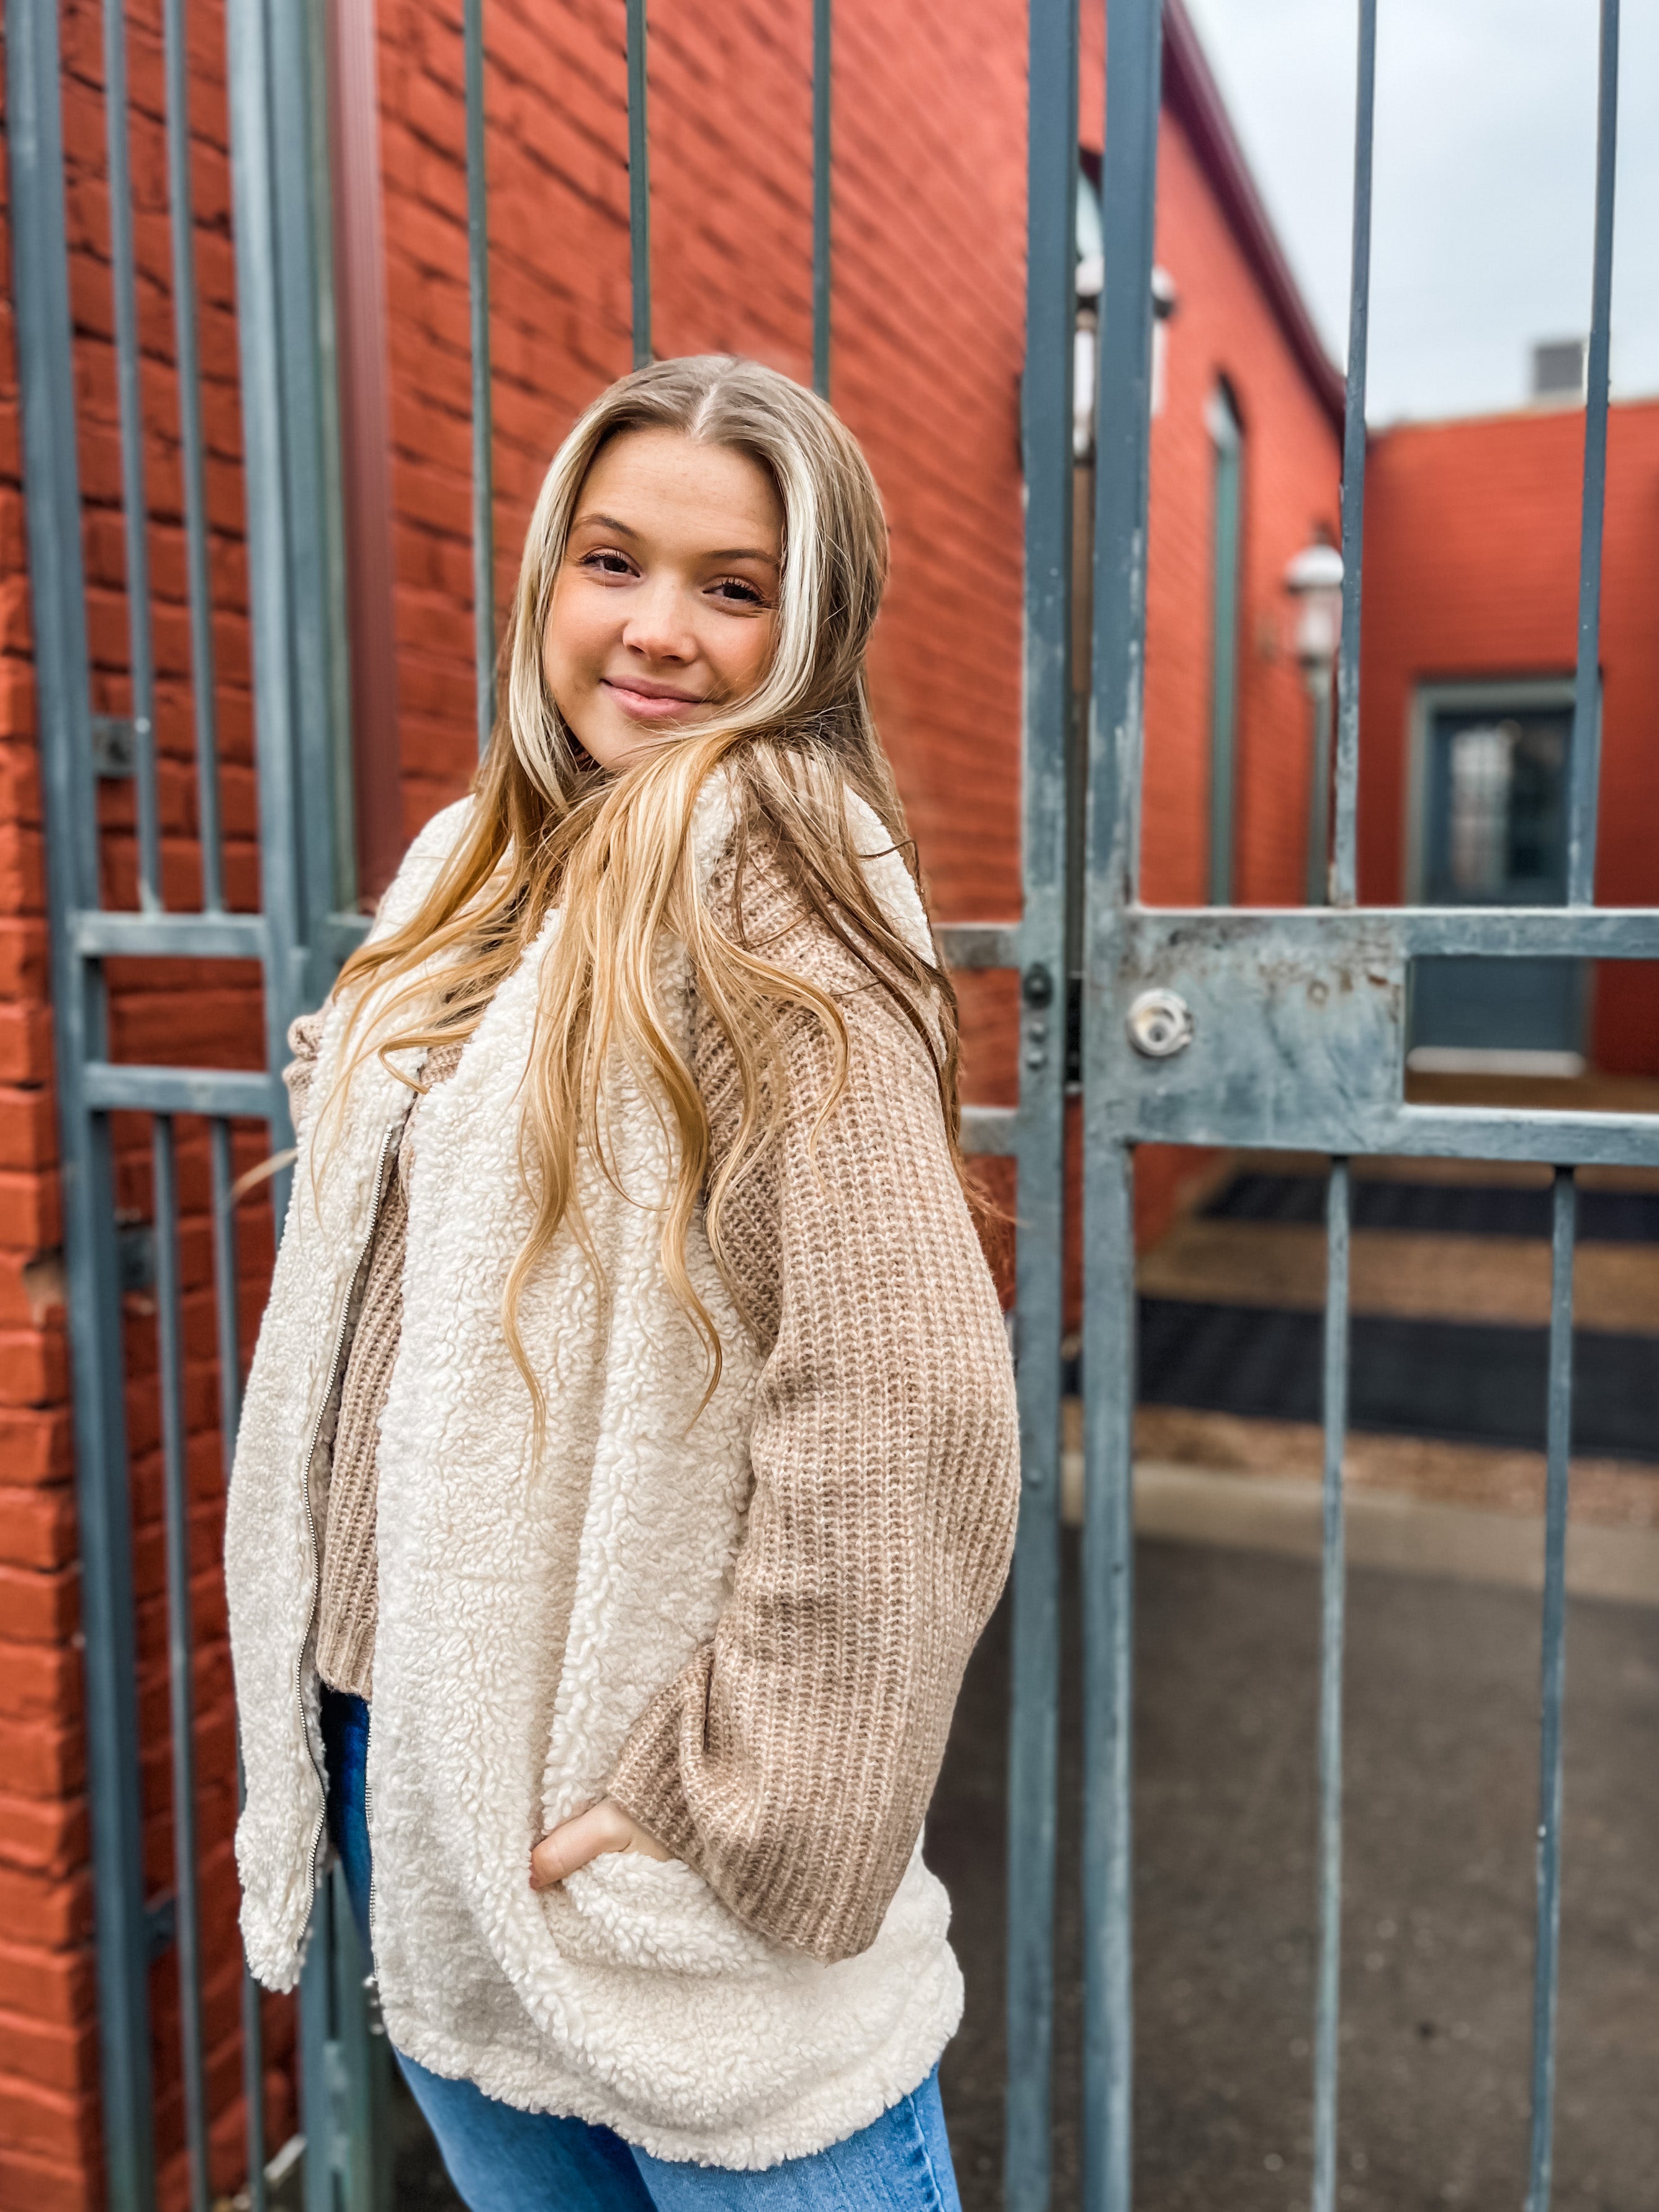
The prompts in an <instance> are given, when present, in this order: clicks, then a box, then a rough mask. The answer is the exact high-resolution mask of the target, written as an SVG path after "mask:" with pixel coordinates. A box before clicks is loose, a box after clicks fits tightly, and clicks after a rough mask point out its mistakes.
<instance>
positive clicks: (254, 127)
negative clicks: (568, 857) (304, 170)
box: [225, 0, 307, 1230]
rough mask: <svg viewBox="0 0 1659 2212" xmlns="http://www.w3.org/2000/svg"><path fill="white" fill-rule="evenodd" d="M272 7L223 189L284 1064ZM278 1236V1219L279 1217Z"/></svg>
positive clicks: (298, 951) (281, 544) (287, 806)
mask: <svg viewBox="0 0 1659 2212" xmlns="http://www.w3.org/2000/svg"><path fill="white" fill-rule="evenodd" d="M269 5H270V0H227V6H226V12H225V21H226V32H227V40H226V44H227V49H228V64H229V67H228V76H229V101H230V155H231V182H232V188H233V197H234V220H235V227H236V303H237V310H236V323H237V336H238V340H239V345H240V366H241V392H242V453H243V459H242V468H243V481H244V497H245V505H246V513H247V536H248V571H249V595H248V596H249V611H250V616H251V627H252V639H253V712H254V729H255V735H256V741H257V745H258V770H259V882H260V899H261V904H262V906H263V908H264V921H265V933H266V942H267V945H268V948H269V949H268V951H267V954H266V963H265V978H264V981H265V993H264V997H265V1060H266V1065H267V1066H269V1067H270V1068H271V1069H272V1070H273V1071H274V1070H276V1069H279V1068H280V1067H281V1066H283V1060H284V1058H285V1056H286V1049H287V1038H288V1026H289V1023H290V1022H291V1021H292V1020H293V1018H294V1017H295V1014H297V1013H300V1012H303V1011H304V1010H305V1006H306V1004H307V991H306V985H307V975H306V966H307V962H306V951H307V947H306V941H305V934H304V928H303V912H304V909H303V906H302V903H301V872H300V866H299V857H300V846H301V837H300V828H299V819H298V803H297V794H296V792H295V780H296V774H297V763H298V760H299V744H298V737H297V728H298V722H299V719H300V714H299V701H298V698H297V696H296V690H295V670H294V663H293V655H292V650H291V647H292V641H293V637H294V635H295V626H294V622H293V614H292V596H293V594H292V572H291V564H290V562H289V534H290V518H289V483H288V477H287V471H286V469H285V467H284V460H283V445H284V428H285V424H284V406H283V382H282V377H281V372H280V362H281V346H282V332H281V330H280V327H279V325H280V323H281V319H282V318H281V307H280V300H281V285H280V270H279V264H278V249H277V237H276V230H277V220H276V173H277V170H278V167H279V165H280V163H281V161H282V158H283V156H282V154H281V152H280V151H279V148H278V143H277V141H276V137H275V133H274V131H273V129H272V118H271V108H270V92H269V82H270V57H269V51H268V49H269V40H268V37H267V32H268V24H267V21H266V10H267V8H268V6H269ZM271 1137H272V1142H273V1143H274V1144H276V1145H278V1146H280V1145H283V1144H286V1143H287V1142H288V1141H289V1119H288V1105H287V1099H286V1097H285V1095H284V1093H283V1085H282V1080H281V1078H280V1076H279V1075H277V1074H276V1073H273V1075H272V1078H271ZM277 1219H278V1225H279V1230H280V1223H281V1213H280V1210H279V1212H278V1215H277Z"/></svg>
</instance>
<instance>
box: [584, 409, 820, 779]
mask: <svg viewBox="0 0 1659 2212" xmlns="http://www.w3.org/2000/svg"><path fill="white" fill-rule="evenodd" d="M782 557H783V510H782V508H781V505H780V504H779V501H778V495H777V493H776V492H775V489H773V485H772V481H771V478H770V477H769V476H768V475H767V473H766V471H764V470H763V468H761V467H760V466H759V465H758V464H757V463H756V462H754V461H752V460H750V458H749V456H748V455H747V454H746V453H734V452H732V449H731V447H727V446H702V445H697V444H695V443H694V442H693V441H691V440H690V438H687V437H684V436H683V435H681V434H680V432H679V431H678V430H654V429H653V430H629V431H626V432H624V433H623V435H621V436H620V437H617V438H614V439H612V441H611V443H610V444H609V445H607V446H606V447H605V448H604V449H603V451H602V452H601V453H600V454H599V458H598V459H596V460H595V462H594V463H593V465H592V468H590V469H589V471H588V472H587V477H586V482H585V483H583V485H582V488H581V492H580V496H579V498H578V500H577V502H576V515H575V520H574V522H573V523H572V525H571V529H570V539H569V543H568V545H567V547H566V549H565V556H564V560H563V562H562V565H561V567H560V569H559V573H558V575H557V577H556V579H555V581H554V586H553V599H552V604H551V605H550V607H549V609H548V614H547V630H546V635H544V638H543V640H542V665H543V667H544V670H545V671H546V675H547V682H548V687H549V689H550V690H551V692H552V694H553V696H554V698H555V699H556V701H557V702H558V708H559V712H560V713H561V714H562V715H563V717H564V719H565V720H566V722H567V723H568V726H570V728H571V729H572V730H573V731H574V732H575V734H576V736H577V737H578V738H580V740H581V743H582V744H583V745H584V746H585V747H586V750H587V751H588V752H589V753H591V754H592V757H593V758H594V759H595V760H596V761H597V762H598V763H599V765H600V767H601V768H605V769H611V770H612V771H613V772H614V771H615V770H617V769H623V768H626V767H628V766H629V764H630V763H632V762H634V761H636V760H638V759H640V758H641V757H642V756H643V755H644V754H645V753H647V752H648V751H649V750H651V748H652V747H653V745H656V744H661V743H662V742H663V741H664V739H665V738H672V737H677V736H679V735H681V734H682V733H684V732H686V731H688V730H692V729H696V727H697V726H698V725H699V724H700V723H703V722H708V721H712V720H714V717H715V715H716V714H718V713H719V712H720V709H721V708H725V707H728V706H731V705H732V704H733V703H734V702H737V701H738V700H741V699H744V698H746V697H747V696H749V694H750V692H752V691H754V690H756V689H757V686H758V685H759V684H760V682H761V679H762V678H763V676H764V674H765V672H766V667H767V664H768V662H769V659H770V658H771V653H772V644H773V639H774V636H775V631H776V627H777V599H778V583H779V578H780V564H781V560H782Z"/></svg>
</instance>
